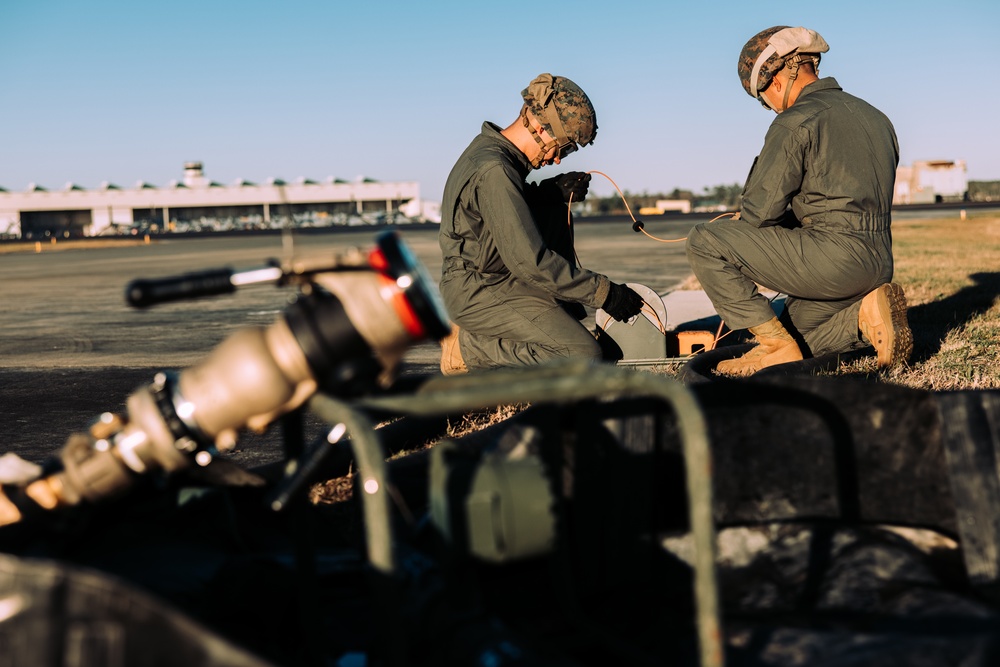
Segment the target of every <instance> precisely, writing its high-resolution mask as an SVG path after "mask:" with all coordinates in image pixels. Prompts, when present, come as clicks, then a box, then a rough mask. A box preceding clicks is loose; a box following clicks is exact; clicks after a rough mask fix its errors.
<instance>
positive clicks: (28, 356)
mask: <svg viewBox="0 0 1000 667" xmlns="http://www.w3.org/2000/svg"><path fill="white" fill-rule="evenodd" d="M708 219H710V216H708V215H706V216H704V217H701V216H684V217H677V218H664V219H659V220H645V223H646V231H647V232H649V234H651V235H653V236H656V237H658V238H660V239H679V238H683V237H684V236H686V234H687V232H688V230H689V229H690V228H691V226H693V225H694V224H696V223H698V222H702V221H704V220H708ZM397 229H398V231H399V233H400V234H401V236H402V237H403V239H404V240H405V242H406V243H407V244H408V245H409V247H410V248H411V250H412V251H413V252H414V254H415V255H416V256H417V258H418V259H419V260H420V261H421V262H422V263H423V264H424V265H425V267H426V268H427V270H428V273H429V275H430V276H431V277H432V279H433V280H435V281H436V280H437V278H438V276H439V275H440V270H441V257H440V251H439V248H438V244H437V228H436V227H434V226H412V227H410V226H405V227H399V228H397ZM575 230H576V239H577V243H576V246H577V254H578V256H579V259H580V262H581V264H582V265H583V266H585V267H587V268H589V269H591V270H594V271H597V272H600V273H605V274H607V275H608V276H610V277H611V279H612V280H614V281H616V282H638V283H641V284H644V285H646V286H648V287H650V288H651V289H653V290H654V291H656V292H657V293H658V294H666V293H667V292H670V291H671V290H672V289H674V288H675V287H676V286H677V285H678V284H679V283H680V282H682V281H683V280H685V279H686V278H687V277H688V276H689V275H690V269H689V267H688V264H687V259H686V257H685V255H684V244H683V243H660V242H657V241H654V240H652V239H650V238H648V237H647V236H645V235H643V234H639V233H634V232H633V231H632V228H631V221H627V220H619V221H605V222H581V223H578V224H577V225H576V226H575ZM381 231H384V229H383V228H371V227H365V228H359V227H351V228H338V229H334V230H326V231H324V232H323V233H318V232H317V231H316V230H310V232H309V233H304V232H303V233H296V234H295V235H294V236H293V237H292V241H293V244H292V248H293V249H292V250H291V252H293V253H294V255H295V256H296V257H300V256H308V257H313V256H332V255H334V254H338V253H340V252H343V251H344V250H346V249H348V248H352V247H361V248H369V247H372V246H373V245H374V239H375V237H376V235H377V234H378V233H379V232H381ZM286 241H287V240H286ZM285 245H287V243H283V240H282V237H281V236H280V235H277V234H274V235H256V234H254V235H243V236H228V235H227V236H202V237H186V238H177V237H170V236H165V237H154V238H153V239H152V240H151V242H150V243H149V244H144V243H138V244H135V245H127V246H115V247H74V248H72V249H61V248H60V246H59V244H56V246H55V247H53V246H51V245H48V244H46V245H44V246H43V247H42V249H41V252H34V248H33V247H31V248H30V249H25V250H24V251H22V252H17V253H8V254H4V255H2V256H0V280H2V281H3V282H2V284H3V285H4V286H5V290H4V291H5V295H4V298H3V305H2V320H0V321H2V323H3V325H2V333H0V436H2V438H3V440H2V441H0V453H3V452H14V453H17V454H18V455H20V456H22V457H23V458H25V459H28V460H30V461H35V462H41V461H43V460H45V459H46V458H48V457H49V456H50V455H51V454H52V453H53V452H55V451H57V450H58V449H59V448H60V447H62V445H63V444H64V443H65V440H66V438H67V437H68V436H69V435H70V434H72V433H74V432H78V431H84V430H86V429H87V428H88V427H89V425H90V424H91V423H92V422H93V420H94V419H96V418H97V417H98V416H99V415H100V414H101V413H102V412H121V411H123V410H124V405H125V399H126V398H127V396H128V395H129V394H130V393H131V392H132V391H134V390H135V389H136V388H137V387H139V386H141V385H144V384H146V383H148V382H149V381H150V380H151V379H152V378H153V376H154V375H155V374H156V372H158V371H160V370H174V369H176V370H179V369H183V368H185V367H188V366H191V365H193V364H194V363H197V362H198V361H199V360H200V359H202V358H203V357H204V356H205V355H207V354H208V353H209V352H210V351H211V350H212V349H213V348H214V347H215V346H216V345H217V344H218V343H220V342H221V341H222V340H224V339H225V338H226V337H227V336H229V335H230V334H232V333H233V332H235V331H236V330H237V329H239V328H241V327H244V326H249V325H255V326H267V325H268V324H270V323H271V322H272V321H274V319H275V318H276V317H277V316H278V315H279V314H280V312H281V311H282V309H283V308H284V307H285V306H286V304H287V302H288V299H289V297H290V296H291V295H292V293H291V292H290V291H289V290H288V289H281V288H276V287H275V286H273V285H257V286H250V287H246V288H241V289H240V290H239V291H237V292H236V293H234V294H230V295H226V296H222V297H214V298H209V299H201V300H195V301H187V302H179V303H172V304H165V305H162V306H157V307H154V308H150V309H146V310H136V309H133V308H130V307H128V306H127V305H126V303H125V300H124V288H125V285H126V284H128V282H129V281H131V280H132V279H135V278H140V277H142V278H154V277H163V276H171V275H177V274H181V273H186V272H191V271H203V270H207V269H212V268H220V267H231V268H233V269H237V270H242V269H247V268H252V267H257V266H262V265H264V264H265V263H266V261H267V260H269V259H272V258H273V259H280V258H282V257H284V256H287V253H288V252H289V250H288V248H287V247H283V246H285ZM62 247H63V248H66V247H68V244H63V246H62ZM585 324H587V325H588V326H590V327H592V326H593V313H591V316H590V318H588V320H585ZM438 357H439V348H438V346H437V345H436V344H435V343H425V344H421V345H418V346H416V347H414V348H413V349H412V350H411V351H410V352H409V353H408V354H407V356H406V357H405V358H404V362H403V364H402V367H401V369H400V370H401V372H402V373H404V374H405V373H433V372H436V371H437V363H438ZM307 427H308V428H311V429H317V428H322V425H317V424H309V423H307ZM274 431H276V429H271V430H269V431H268V432H267V433H265V434H262V435H258V434H247V435H246V436H245V437H244V438H242V439H241V442H240V446H239V447H238V449H237V451H236V452H234V453H233V454H231V458H232V459H233V460H234V461H235V462H236V463H239V464H241V465H243V466H245V467H254V466H257V465H262V464H265V463H270V462H273V461H275V460H278V459H280V458H281V441H280V435H279V434H278V433H276V432H274Z"/></svg>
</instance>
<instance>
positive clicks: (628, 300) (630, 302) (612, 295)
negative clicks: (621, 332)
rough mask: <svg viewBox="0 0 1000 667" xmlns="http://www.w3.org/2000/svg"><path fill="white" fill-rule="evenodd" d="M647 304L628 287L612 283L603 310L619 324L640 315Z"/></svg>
mask: <svg viewBox="0 0 1000 667" xmlns="http://www.w3.org/2000/svg"><path fill="white" fill-rule="evenodd" d="M645 303H646V302H645V301H643V300H642V297H641V296H639V294H638V293H637V292H636V291H635V290H634V289H632V288H631V287H629V286H628V285H619V284H618V283H611V286H610V287H609V289H608V298H607V299H605V300H604V305H603V306H601V308H603V309H604V312H606V313H607V314H608V315H610V316H611V317H613V318H615V319H616V320H618V321H619V322H625V321H627V320H629V319H631V318H633V317H635V316H636V315H638V314H639V311H641V310H642V306H643V304H645Z"/></svg>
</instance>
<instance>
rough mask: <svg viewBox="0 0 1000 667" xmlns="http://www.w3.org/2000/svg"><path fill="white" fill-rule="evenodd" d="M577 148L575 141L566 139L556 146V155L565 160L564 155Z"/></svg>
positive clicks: (573, 151)
mask: <svg viewBox="0 0 1000 667" xmlns="http://www.w3.org/2000/svg"><path fill="white" fill-rule="evenodd" d="M577 148H579V146H577V145H576V142H575V141H573V140H572V139H567V140H566V141H565V143H562V144H559V145H558V146H556V157H557V158H559V159H560V160H565V159H566V156H567V155H570V154H571V153H575V152H576V149H577Z"/></svg>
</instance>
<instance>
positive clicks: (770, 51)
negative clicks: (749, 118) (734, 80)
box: [736, 25, 830, 99]
mask: <svg viewBox="0 0 1000 667" xmlns="http://www.w3.org/2000/svg"><path fill="white" fill-rule="evenodd" d="M829 50H830V46H829V45H828V44H827V43H826V40H825V39H823V38H822V37H821V36H820V35H819V33H817V32H816V31H815V30H809V29H808V28H801V27H800V28H792V27H790V26H787V25H777V26H774V27H773V28H768V29H767V30H761V31H760V32H758V33H757V34H756V35H754V36H753V37H751V38H750V41H748V42H747V43H746V44H745V45H744V46H743V50H742V51H741V52H740V60H739V62H738V63H737V65H736V70H737V72H738V73H739V75H740V83H742V84H743V90H745V91H747V94H748V95H750V97H753V98H757V99H760V91H762V90H766V89H767V87H768V86H770V85H771V80H772V79H774V75H775V74H777V73H778V72H780V71H781V69H782V68H783V67H785V65H786V64H789V63H794V64H795V66H796V69H798V64H799V63H801V62H803V61H808V62H811V63H812V64H813V68H814V69H815V70H816V71H817V72H818V71H819V61H820V54H821V53H826V52H827V51H829ZM755 84H756V85H755Z"/></svg>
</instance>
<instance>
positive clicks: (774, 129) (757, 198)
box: [740, 122, 805, 227]
mask: <svg viewBox="0 0 1000 667" xmlns="http://www.w3.org/2000/svg"><path fill="white" fill-rule="evenodd" d="M800 131H802V130H801V128H788V127H786V126H784V125H782V124H781V123H779V122H775V123H772V124H771V127H770V128H769V129H768V131H767V135H766V136H765V137H764V147H763V148H762V149H761V151H760V155H758V156H757V159H756V160H754V164H753V167H752V168H751V169H750V174H749V175H748V176H747V182H746V184H745V185H744V186H743V203H742V205H741V206H740V218H741V219H742V220H744V221H745V222H748V223H750V224H751V225H753V226H755V227H770V226H773V225H777V224H781V223H782V221H783V219H785V218H786V210H787V209H788V205H789V203H790V202H791V201H792V197H794V196H795V194H796V193H798V191H799V190H800V189H801V187H802V179H803V177H804V174H805V154H804V153H805V152H804V149H803V143H802V141H801V138H800V136H799V132H800Z"/></svg>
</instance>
